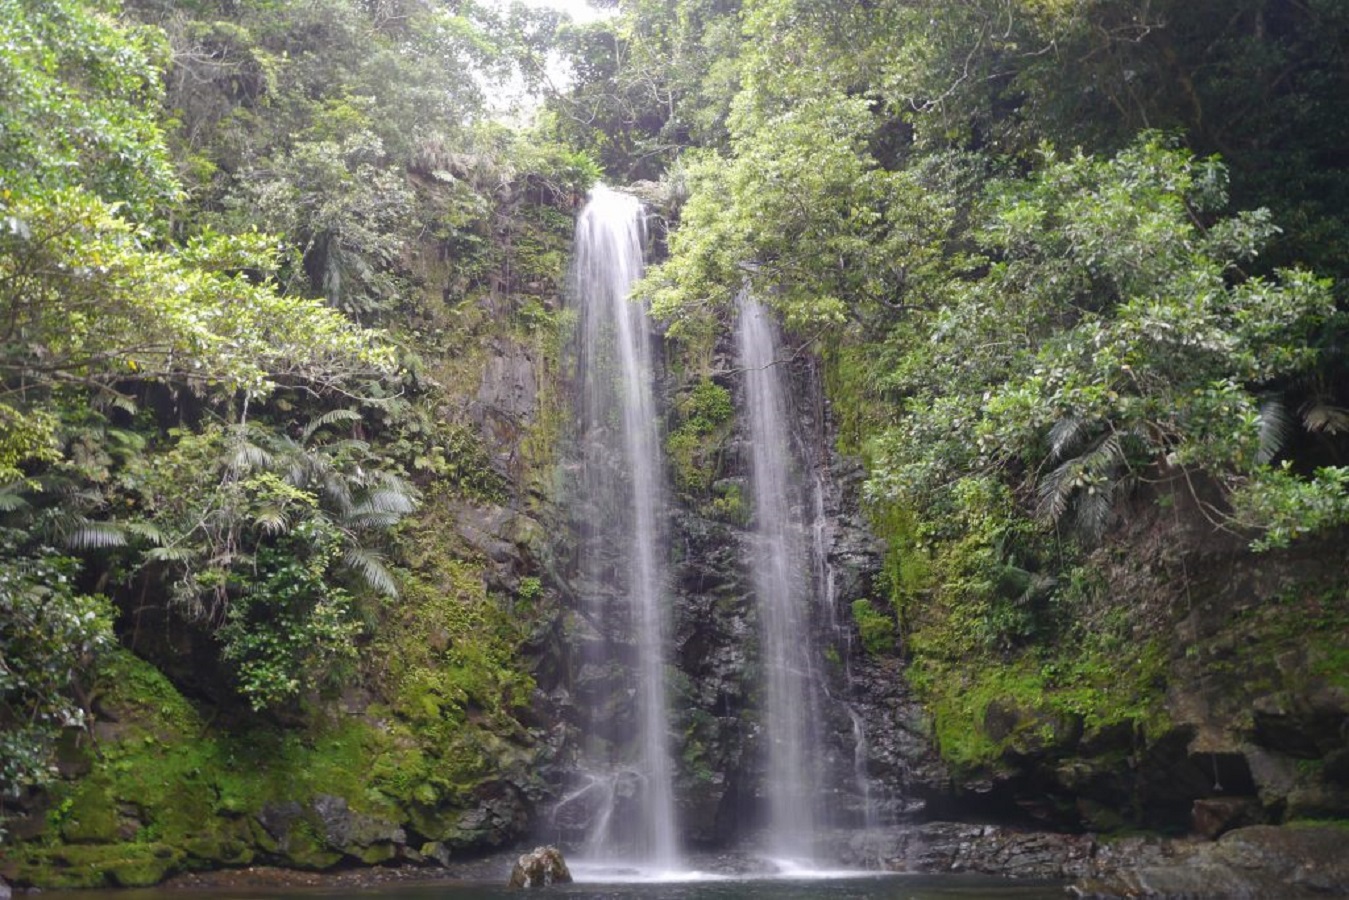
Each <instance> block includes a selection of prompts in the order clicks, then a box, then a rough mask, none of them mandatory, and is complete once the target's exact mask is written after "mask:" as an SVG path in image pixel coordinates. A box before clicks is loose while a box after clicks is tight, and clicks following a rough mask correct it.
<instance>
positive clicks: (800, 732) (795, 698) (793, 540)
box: [736, 292, 823, 862]
mask: <svg viewBox="0 0 1349 900" xmlns="http://www.w3.org/2000/svg"><path fill="white" fill-rule="evenodd" d="M739 313H740V318H739V326H738V328H737V329H736V336H737V341H738V349H739V353H740V364H741V366H742V367H743V368H744V370H745V400H744V403H745V414H746V418H747V425H748V437H749V442H750V446H751V452H750V461H749V462H750V466H749V475H750V482H751V483H752V485H753V492H752V494H753V500H754V522H755V529H754V536H753V540H754V544H755V546H754V552H753V554H752V557H753V558H752V560H751V571H752V575H753V586H754V593H755V596H756V599H757V602H758V608H759V619H760V622H761V627H760V632H761V640H762V650H761V663H760V664H761V666H762V667H763V670H764V673H763V678H764V709H763V713H764V715H763V725H764V729H765V732H766V737H767V742H768V746H767V773H766V774H767V780H766V783H765V793H766V794H767V800H768V848H767V849H768V850H769V852H771V853H773V854H774V855H776V856H779V857H784V858H788V859H792V860H797V861H806V862H809V861H810V860H812V859H813V857H814V848H813V846H812V844H813V838H814V836H815V833H816V830H817V828H818V826H819V824H820V821H819V820H820V819H821V817H822V816H821V811H820V809H819V800H820V795H821V788H822V784H821V781H822V778H821V771H820V769H821V756H822V753H823V749H822V747H823V738H822V736H821V734H820V731H819V722H820V719H821V716H820V714H819V713H820V710H819V708H818V685H819V684H820V683H821V682H820V679H819V678H817V677H816V675H817V673H816V672H815V671H814V667H815V652H814V648H813V644H812V634H811V633H812V629H811V615H810V609H809V604H810V602H811V598H812V596H813V595H814V593H815V591H814V590H813V589H812V585H811V584H810V581H811V577H810V576H811V572H810V566H809V560H810V557H811V547H810V542H809V541H808V539H807V523H806V521H805V514H804V511H803V506H804V503H803V498H802V491H801V490H800V488H801V479H800V477H799V473H797V472H796V470H797V468H798V467H797V466H796V464H795V461H794V460H793V457H792V452H791V433H790V428H789V423H788V418H787V416H788V404H787V393H786V387H785V385H784V383H783V382H784V377H785V376H784V374H783V371H784V369H785V367H784V366H780V365H778V364H777V353H778V338H777V333H776V330H775V327H774V323H773V321H772V319H771V318H770V317H769V315H768V313H767V311H766V310H765V309H764V308H763V307H762V306H761V305H760V304H759V303H758V302H757V301H755V300H754V299H753V297H751V296H750V295H749V294H748V292H745V293H743V294H742V295H741V297H740V310H739Z"/></svg>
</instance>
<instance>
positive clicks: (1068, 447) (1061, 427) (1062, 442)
mask: <svg viewBox="0 0 1349 900" xmlns="http://www.w3.org/2000/svg"><path fill="white" fill-rule="evenodd" d="M1086 432H1087V423H1086V422H1084V421H1083V420H1082V419H1081V418H1079V417H1077V416H1073V415H1068V416H1064V417H1063V418H1062V419H1059V420H1058V421H1057V422H1055V423H1054V425H1053V426H1052V427H1051V428H1050V429H1049V458H1050V460H1052V461H1054V462H1058V461H1059V460H1061V459H1064V458H1066V457H1067V456H1069V455H1070V454H1073V453H1076V451H1077V449H1078V448H1079V447H1081V446H1082V442H1083V440H1084V439H1085V437H1086Z"/></svg>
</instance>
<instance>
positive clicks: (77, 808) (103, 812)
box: [58, 780, 125, 844]
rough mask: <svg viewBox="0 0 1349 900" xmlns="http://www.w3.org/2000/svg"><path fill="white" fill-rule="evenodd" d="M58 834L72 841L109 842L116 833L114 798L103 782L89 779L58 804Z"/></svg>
mask: <svg viewBox="0 0 1349 900" xmlns="http://www.w3.org/2000/svg"><path fill="white" fill-rule="evenodd" d="M58 810H59V821H60V831H61V837H62V838H63V839H65V840H66V841H68V842H70V843H72V844H110V843H115V842H116V841H118V840H119V839H122V838H124V837H125V836H124V835H120V834H119V833H118V832H119V830H120V829H119V826H120V825H121V817H120V816H119V814H118V811H117V802H116V800H115V799H114V798H113V796H112V793H111V791H110V790H109V787H108V785H107V784H106V783H104V782H102V781H96V780H90V781H86V782H85V783H84V784H82V785H81V786H80V789H79V790H77V791H76V792H75V793H74V794H73V795H72V796H71V797H70V798H69V799H68V800H67V801H66V802H64V803H63V804H62V805H61V806H60V807H59V808H58Z"/></svg>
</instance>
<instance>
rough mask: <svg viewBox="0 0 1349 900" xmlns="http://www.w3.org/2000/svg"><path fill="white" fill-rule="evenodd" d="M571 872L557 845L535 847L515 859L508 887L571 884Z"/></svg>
mask: <svg viewBox="0 0 1349 900" xmlns="http://www.w3.org/2000/svg"><path fill="white" fill-rule="evenodd" d="M570 883H571V872H570V871H568V869H567V863H566V861H565V860H564V859H563V858H562V851H560V850H558V849H557V848H556V847H535V848H534V849H533V850H531V851H530V852H528V853H526V854H524V855H523V856H521V857H520V858H519V859H518V860H516V861H515V867H514V868H513V869H511V877H510V881H509V882H507V887H512V888H538V887H547V886H548V885H550V884H570Z"/></svg>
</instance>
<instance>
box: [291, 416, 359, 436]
mask: <svg viewBox="0 0 1349 900" xmlns="http://www.w3.org/2000/svg"><path fill="white" fill-rule="evenodd" d="M360 420H361V414H360V413H359V412H357V411H356V410H354V409H331V410H329V411H328V412H326V413H324V414H323V415H321V416H317V417H315V418H314V419H311V420H310V421H309V424H307V425H305V427H304V433H303V436H302V437H301V438H300V442H301V443H304V444H308V443H309V439H310V438H312V437H313V436H314V433H315V432H316V431H318V430H319V429H320V428H322V427H324V426H325V425H331V424H333V423H334V422H359V421H360Z"/></svg>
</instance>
